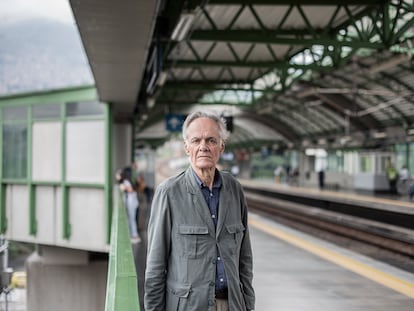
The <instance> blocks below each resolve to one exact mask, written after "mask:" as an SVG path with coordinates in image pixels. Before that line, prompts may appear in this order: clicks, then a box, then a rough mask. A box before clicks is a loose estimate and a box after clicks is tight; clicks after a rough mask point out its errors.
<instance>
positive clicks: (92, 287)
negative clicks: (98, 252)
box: [26, 246, 108, 311]
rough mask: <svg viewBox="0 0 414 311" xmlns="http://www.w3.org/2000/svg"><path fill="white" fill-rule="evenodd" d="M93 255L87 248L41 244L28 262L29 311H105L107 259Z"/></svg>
mask: <svg viewBox="0 0 414 311" xmlns="http://www.w3.org/2000/svg"><path fill="white" fill-rule="evenodd" d="M94 257H95V256H91V254H90V253H89V252H88V251H82V250H74V249H68V248H62V247H54V246H39V247H38V250H37V251H36V252H34V253H33V254H32V255H31V256H29V258H28V259H27V261H26V273H27V302H26V304H27V311H44V310H59V311H73V310H77V311H101V310H104V309H105V295H106V283H107V282H106V279H107V272H108V261H107V260H106V259H105V258H100V259H94ZM98 257H101V256H98ZM104 257H105V256H104Z"/></svg>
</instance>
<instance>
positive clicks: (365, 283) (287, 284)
mask: <svg viewBox="0 0 414 311" xmlns="http://www.w3.org/2000/svg"><path fill="white" fill-rule="evenodd" d="M250 230H251V239H252V246H253V251H254V287H255V291H256V310H257V311H297V310H304V311H305V310H306V311H312V310H318V311H320V310H334V311H341V310H344V311H345V310H346V311H363V310H364V311H366V310H373V311H374V310H375V311H381V310H384V311H385V310H387V311H388V310H398V311H408V310H410V311H412V310H414V275H413V274H410V273H407V272H404V271H401V270H398V269H396V268H394V267H391V266H389V265H386V264H383V263H379V262H376V261H374V260H372V259H370V258H367V257H364V256H361V255H358V254H355V253H353V252H350V251H348V250H345V249H342V248H340V247H337V246H335V245H332V244H330V243H327V242H325V241H321V240H319V239H316V238H313V237H311V236H309V235H306V234H303V233H300V232H298V231H295V230H293V229H290V228H288V227H285V226H283V225H280V224H278V223H275V222H274V221H271V220H268V219H265V218H263V217H261V216H258V215H255V214H252V213H251V214H250Z"/></svg>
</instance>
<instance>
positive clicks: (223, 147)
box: [220, 142, 225, 153]
mask: <svg viewBox="0 0 414 311" xmlns="http://www.w3.org/2000/svg"><path fill="white" fill-rule="evenodd" d="M224 149H225V144H224V142H221V147H220V153H223V152H224Z"/></svg>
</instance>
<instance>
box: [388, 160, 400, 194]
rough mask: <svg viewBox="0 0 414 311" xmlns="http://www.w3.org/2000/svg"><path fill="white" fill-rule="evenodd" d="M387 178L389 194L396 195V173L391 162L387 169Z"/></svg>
mask: <svg viewBox="0 0 414 311" xmlns="http://www.w3.org/2000/svg"><path fill="white" fill-rule="evenodd" d="M387 178H388V183H389V185H390V192H391V193H392V194H397V193H398V192H397V180H398V171H397V169H396V168H395V166H394V165H393V164H392V162H389V164H388V167H387Z"/></svg>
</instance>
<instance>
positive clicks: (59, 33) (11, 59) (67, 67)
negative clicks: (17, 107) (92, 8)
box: [0, 19, 94, 96]
mask: <svg viewBox="0 0 414 311" xmlns="http://www.w3.org/2000/svg"><path fill="white" fill-rule="evenodd" d="M92 84H94V80H93V76H92V73H91V70H90V67H89V64H88V60H87V57H86V55H85V52H84V50H83V47H82V43H81V40H80V36H79V33H78V30H77V28H76V26H75V25H71V24H64V23H61V22H55V21H52V20H43V19H32V20H27V21H24V22H19V23H8V24H4V23H0V96H4V95H9V94H16V93H27V92H33V91H40V90H53V89H59V88H65V87H74V86H82V85H92Z"/></svg>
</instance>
